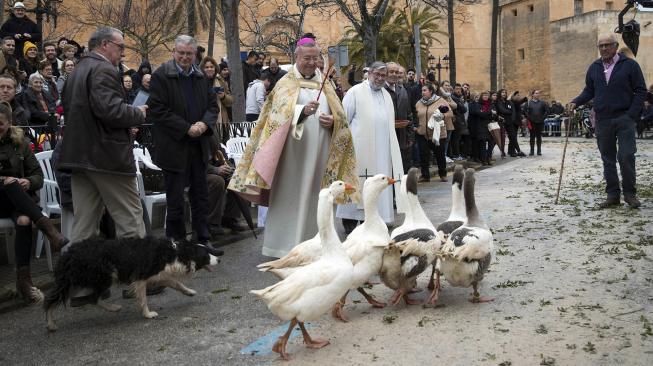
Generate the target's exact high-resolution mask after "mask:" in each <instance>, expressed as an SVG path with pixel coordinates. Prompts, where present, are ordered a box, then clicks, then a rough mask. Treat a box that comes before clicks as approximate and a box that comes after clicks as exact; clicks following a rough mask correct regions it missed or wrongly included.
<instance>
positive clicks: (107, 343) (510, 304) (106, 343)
mask: <svg viewBox="0 0 653 366" xmlns="http://www.w3.org/2000/svg"><path fill="white" fill-rule="evenodd" d="M638 148H639V152H638V157H637V167H638V182H639V184H638V186H639V196H640V199H641V200H642V204H643V207H642V208H641V209H639V210H631V209H629V208H627V206H625V205H624V206H623V207H621V208H615V209H611V210H598V209H596V205H597V204H598V202H600V201H601V200H602V199H603V198H604V196H605V195H604V193H603V183H602V173H601V172H602V168H601V162H600V158H599V155H598V151H597V149H596V145H595V142H594V140H585V139H574V140H572V141H570V143H569V147H568V150H567V161H566V165H565V171H564V173H565V174H564V178H563V188H562V192H561V199H560V203H559V204H558V205H555V204H554V203H553V202H554V196H555V190H556V186H557V183H558V174H559V170H560V158H561V155H562V143H561V142H559V141H546V142H545V145H544V149H543V150H544V151H543V152H544V156H542V157H537V158H522V159H512V160H509V161H507V162H505V163H504V164H500V165H497V166H495V167H493V168H491V169H487V170H483V171H481V172H479V173H478V174H477V184H476V186H477V188H476V194H477V204H478V206H479V209H480V211H481V214H482V215H483V216H484V217H485V218H486V220H487V222H488V224H489V225H490V227H491V228H492V230H493V232H494V238H495V246H496V253H495V254H496V255H495V258H494V263H493V264H492V266H491V268H490V272H489V273H488V274H487V275H486V278H485V280H484V281H483V283H482V285H481V294H482V295H484V296H490V297H494V298H495V300H494V301H493V302H491V303H487V304H472V303H469V302H468V301H467V299H468V297H469V295H470V290H468V289H459V288H453V287H451V286H449V285H448V283H447V282H446V281H444V282H443V291H442V293H441V296H440V299H439V307H438V308H435V309H424V308H422V307H421V306H405V305H403V304H401V305H399V306H397V307H386V308H385V309H372V308H371V307H370V306H369V305H368V304H367V303H366V302H365V301H364V300H362V299H361V298H360V297H358V296H353V297H350V299H349V301H348V305H347V306H346V307H345V310H346V312H347V314H348V316H349V318H350V320H351V321H350V322H349V323H346V324H345V323H340V322H336V321H333V320H332V319H331V318H330V316H329V315H325V316H324V317H323V318H322V319H321V320H320V321H319V322H317V323H314V324H311V328H310V329H309V331H310V332H311V334H313V335H314V336H316V337H327V338H329V339H330V340H331V345H329V346H327V347H325V348H323V349H320V350H310V349H307V348H305V347H303V346H302V343H301V337H295V338H293V339H292V340H291V341H290V343H289V346H288V352H289V353H290V354H291V356H292V357H293V360H292V361H291V362H289V363H288V364H290V365H309V364H319V365H370V364H375V365H398V364H400V365H416V364H429V365H430V364H440V363H442V364H444V365H554V364H555V365H617V364H622V365H650V364H653V331H652V325H651V323H652V322H653V291H652V290H651V288H652V285H653V263H651V259H652V258H653V221H652V220H653V215H652V211H653V187H652V185H651V182H652V181H653V166H652V165H651V161H652V159H651V158H652V156H653V143H652V142H650V141H644V142H638ZM419 191H420V194H419V196H420V200H421V201H422V205H423V207H424V209H425V210H426V212H427V214H429V216H430V217H431V218H432V220H433V221H434V222H435V223H436V224H437V223H439V222H441V221H442V220H444V219H445V218H446V216H447V215H448V211H449V208H450V185H449V184H444V183H429V184H425V185H420V186H419ZM261 243H262V241H261V239H260V238H259V239H258V240H254V239H252V240H246V241H241V242H238V243H236V244H234V245H231V246H228V247H227V255H226V256H225V258H224V260H223V265H222V267H221V269H220V270H219V271H218V272H214V273H211V274H206V273H202V274H201V275H200V276H198V278H196V279H194V280H192V281H189V285H190V286H191V287H193V288H195V289H197V290H198V295H197V296H196V297H194V298H185V297H182V296H181V295H178V294H176V293H173V292H172V291H170V290H168V291H166V293H165V294H164V295H163V296H158V297H153V298H152V299H151V301H150V303H151V304H152V305H151V308H152V309H153V310H155V311H157V312H159V314H161V315H162V316H161V318H159V319H156V320H152V321H149V320H145V319H142V318H141V317H140V316H139V315H138V314H137V313H136V311H135V307H134V305H133V302H131V301H130V300H122V299H119V298H118V295H114V299H112V300H115V302H117V303H120V304H123V305H124V307H125V308H124V309H123V310H122V311H121V312H120V313H118V314H109V313H105V312H102V311H100V310H99V309H96V308H92V307H86V308H83V309H72V310H71V309H68V310H61V311H59V312H58V313H57V314H56V316H57V319H58V323H59V326H60V330H59V331H58V332H57V333H56V334H54V335H49V334H47V332H46V330H45V322H44V320H43V314H42V312H41V311H40V310H39V309H37V308H34V307H32V308H24V309H20V310H17V311H14V312H12V313H8V314H2V315H0V324H2V326H1V327H2V334H3V337H1V338H0V363H2V364H62V365H63V364H175V365H177V364H221V365H244V364H269V363H272V364H279V363H281V362H280V361H278V359H277V357H276V354H266V352H264V351H265V349H264V348H260V349H257V348H256V347H254V348H251V347H250V348H249V349H250V350H251V349H254V351H251V352H249V353H248V352H247V351H244V352H241V351H242V350H243V349H244V348H245V347H246V346H248V345H250V344H251V343H252V342H254V341H256V340H259V341H261V342H263V343H264V341H265V340H266V338H265V336H266V335H268V337H267V339H268V340H270V339H272V340H273V339H274V338H273V337H272V335H271V334H270V332H271V331H273V330H274V329H275V328H277V327H279V326H280V325H282V323H281V322H280V321H279V320H278V319H276V318H275V317H274V316H273V315H271V314H270V313H269V312H268V311H267V309H266V308H265V306H264V304H262V303H261V302H259V301H257V300H255V299H254V297H253V296H252V295H250V294H248V293H247V291H248V290H250V289H254V288H262V287H264V286H266V285H269V284H271V283H273V281H274V279H273V278H272V276H269V275H267V274H263V273H259V272H256V271H255V270H254V266H255V264H257V263H259V262H261V261H263V260H264V259H265V258H263V257H261V256H260V254H259V253H260V246H261ZM427 279H428V278H427V275H426V274H424V275H422V276H421V277H420V278H419V280H418V286H419V287H420V288H423V287H424V286H425V285H426V282H427ZM116 293H117V291H116ZM371 293H372V294H373V295H374V296H375V297H377V298H379V299H387V298H389V297H390V296H391V294H392V291H391V290H389V289H387V288H385V287H384V286H383V285H376V286H374V288H373V289H372V290H371ZM426 296H427V291H422V292H420V293H417V294H415V297H416V298H425V297H426ZM361 300H362V301H361ZM260 337H264V338H260Z"/></svg>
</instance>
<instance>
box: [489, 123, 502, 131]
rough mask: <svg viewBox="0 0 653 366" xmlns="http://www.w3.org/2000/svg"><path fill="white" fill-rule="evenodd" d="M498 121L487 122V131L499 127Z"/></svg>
mask: <svg viewBox="0 0 653 366" xmlns="http://www.w3.org/2000/svg"><path fill="white" fill-rule="evenodd" d="M500 128H501V126H499V122H490V123H488V124H487V129H488V131H494V130H498V129H500Z"/></svg>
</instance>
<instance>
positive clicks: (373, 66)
mask: <svg viewBox="0 0 653 366" xmlns="http://www.w3.org/2000/svg"><path fill="white" fill-rule="evenodd" d="M387 68H388V65H386V63H385V62H383V61H374V62H372V64H371V65H370V66H369V70H370V71H374V70H380V69H387Z"/></svg>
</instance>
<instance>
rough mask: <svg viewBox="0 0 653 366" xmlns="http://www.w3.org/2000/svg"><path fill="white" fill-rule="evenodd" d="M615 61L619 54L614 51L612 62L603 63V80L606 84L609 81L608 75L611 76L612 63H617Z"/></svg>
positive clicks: (617, 59)
mask: <svg viewBox="0 0 653 366" xmlns="http://www.w3.org/2000/svg"><path fill="white" fill-rule="evenodd" d="M617 61H619V54H618V53H616V54H615V55H614V57H613V58H612V62H610V63H605V62H604V63H603V72H605V82H606V83H607V84H609V83H610V76H612V70H613V69H614V65H616V64H617Z"/></svg>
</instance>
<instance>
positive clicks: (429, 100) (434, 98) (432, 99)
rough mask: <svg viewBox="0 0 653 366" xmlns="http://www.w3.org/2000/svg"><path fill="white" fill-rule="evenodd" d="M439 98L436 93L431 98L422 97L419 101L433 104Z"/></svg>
mask: <svg viewBox="0 0 653 366" xmlns="http://www.w3.org/2000/svg"><path fill="white" fill-rule="evenodd" d="M438 99H440V97H438V96H437V95H436V94H433V95H432V96H431V98H429V99H424V98H422V99H420V100H419V101H420V102H421V103H422V104H424V105H431V104H433V103H435V101H436V100H438Z"/></svg>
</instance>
